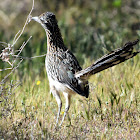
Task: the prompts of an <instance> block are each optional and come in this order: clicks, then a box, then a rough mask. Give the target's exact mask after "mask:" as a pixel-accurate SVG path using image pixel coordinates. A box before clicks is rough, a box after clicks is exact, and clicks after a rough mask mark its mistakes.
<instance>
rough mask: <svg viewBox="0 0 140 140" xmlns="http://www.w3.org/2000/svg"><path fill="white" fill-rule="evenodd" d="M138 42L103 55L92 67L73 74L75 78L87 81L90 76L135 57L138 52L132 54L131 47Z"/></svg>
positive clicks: (127, 44)
mask: <svg viewBox="0 0 140 140" xmlns="http://www.w3.org/2000/svg"><path fill="white" fill-rule="evenodd" d="M138 42H139V40H138V39H137V40H136V41H134V42H128V43H126V44H125V45H124V46H123V47H122V48H119V49H116V50H114V51H112V52H111V53H109V54H107V55H104V56H103V57H101V58H100V59H98V60H97V61H96V62H95V63H94V64H93V65H91V66H89V67H87V68H86V69H83V70H81V71H79V72H77V73H76V74H75V76H76V77H77V78H80V79H83V80H84V79H85V80H86V79H87V78H89V77H90V76H91V75H93V74H96V73H98V72H100V71H103V70H105V69H107V68H109V67H112V66H114V65H117V64H120V63H122V62H124V61H126V60H128V59H130V58H132V57H134V56H136V55H137V54H138V53H140V51H137V52H133V47H134V45H136V44H137V43H138Z"/></svg>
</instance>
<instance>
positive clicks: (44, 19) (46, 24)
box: [31, 12, 57, 31]
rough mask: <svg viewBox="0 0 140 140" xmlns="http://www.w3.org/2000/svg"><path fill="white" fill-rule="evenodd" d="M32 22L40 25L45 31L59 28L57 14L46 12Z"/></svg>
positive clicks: (33, 18)
mask: <svg viewBox="0 0 140 140" xmlns="http://www.w3.org/2000/svg"><path fill="white" fill-rule="evenodd" d="M31 19H32V20H35V21H36V22H38V23H40V24H41V25H42V27H43V28H44V29H45V30H49V31H51V30H54V29H55V27H57V20H56V18H55V14H53V13H52V12H46V13H43V14H41V15H40V16H37V17H32V18H31Z"/></svg>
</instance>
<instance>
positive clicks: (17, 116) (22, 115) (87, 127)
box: [0, 56, 140, 139]
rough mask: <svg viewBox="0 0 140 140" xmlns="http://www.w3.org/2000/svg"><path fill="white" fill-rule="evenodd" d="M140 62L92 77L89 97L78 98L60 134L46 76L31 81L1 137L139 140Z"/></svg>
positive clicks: (5, 120) (4, 122) (3, 126)
mask: <svg viewBox="0 0 140 140" xmlns="http://www.w3.org/2000/svg"><path fill="white" fill-rule="evenodd" d="M139 57H140V56H136V57H135V58H134V59H131V60H129V61H127V62H125V63H123V64H120V65H119V66H116V67H113V68H111V69H109V70H106V71H104V72H102V73H99V74H96V75H95V76H93V77H92V78H91V79H90V85H91V92H90V96H89V98H88V99H85V98H83V97H81V96H79V95H76V96H73V97H72V103H71V108H70V111H69V117H67V118H66V119H65V121H64V124H63V126H62V127H61V128H59V129H57V130H56V129H54V124H55V120H56V115H57V103H56V101H55V99H54V98H53V97H52V96H51V95H50V94H49V85H48V81H47V80H46V79H47V77H46V78H45V79H43V80H41V79H38V78H37V79H36V81H34V82H33V81H32V80H31V79H30V78H29V79H28V80H27V81H26V82H25V83H23V85H22V86H21V87H19V89H18V90H17V92H16V94H15V95H14V96H13V99H14V100H15V101H14V110H12V111H11V115H10V117H9V118H2V119H1V120H0V121H1V122H0V124H1V138H3V139H25V138H26V139H41V138H42V139H138V138H139V137H140V130H139V126H140V122H139V111H140V110H139V109H140V105H139V102H140V94H139V93H140V88H139V85H140V80H139V79H140V71H139V69H140V64H139V63H138V62H139ZM39 80H40V82H38V81H39ZM63 101H64V100H63ZM63 105H64V104H63ZM63 111H64V108H63V109H62V112H61V115H62V114H63Z"/></svg>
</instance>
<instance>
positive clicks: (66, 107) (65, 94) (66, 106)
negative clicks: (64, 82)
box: [60, 92, 71, 126]
mask: <svg viewBox="0 0 140 140" xmlns="http://www.w3.org/2000/svg"><path fill="white" fill-rule="evenodd" d="M63 94H64V96H65V98H66V105H65V112H64V116H63V118H62V121H61V123H60V126H61V125H62V123H63V121H64V119H65V117H66V115H67V112H68V110H69V108H70V98H71V96H70V95H69V94H68V93H65V92H63Z"/></svg>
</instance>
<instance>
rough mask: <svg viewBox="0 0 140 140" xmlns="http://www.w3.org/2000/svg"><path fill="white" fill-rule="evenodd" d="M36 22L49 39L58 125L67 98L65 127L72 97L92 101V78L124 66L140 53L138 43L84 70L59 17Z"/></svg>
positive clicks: (48, 58)
mask: <svg viewBox="0 0 140 140" xmlns="http://www.w3.org/2000/svg"><path fill="white" fill-rule="evenodd" d="M32 19H33V20H35V21H37V22H38V23H40V24H41V26H42V27H43V28H44V29H45V31H46V35H47V55H46V60H45V66H46V70H47V75H48V79H49V83H50V92H51V93H52V94H53V96H54V97H55V99H56V101H57V104H58V114H57V120H56V124H58V120H59V116H60V111H61V107H62V101H61V98H60V94H59V93H60V92H62V93H63V94H64V97H65V98H66V105H65V112H64V116H63V118H62V121H61V124H62V122H63V121H64V119H65V116H66V114H67V112H68V110H69V107H70V99H71V95H73V94H76V93H78V94H80V95H82V96H85V97H86V98H88V96H89V85H88V78H89V77H90V76H91V75H93V74H96V73H98V72H100V71H102V70H105V69H107V68H109V67H112V66H114V65H117V64H119V63H121V62H124V61H125V60H127V59H129V58H132V57H134V56H135V55H137V54H138V53H139V52H140V51H137V52H133V46H134V45H136V44H137V43H138V40H136V41H134V42H128V43H126V44H125V45H124V46H123V47H122V48H119V49H116V50H114V51H112V52H111V53H109V54H107V55H105V56H103V57H101V58H100V59H98V60H97V61H96V62H95V63H94V64H93V65H91V66H89V67H87V68H86V69H83V70H82V68H81V67H80V65H79V63H78V61H77V59H76V57H75V56H74V55H73V54H72V53H71V52H70V51H69V50H68V49H67V48H66V47H65V45H64V42H63V39H62V36H61V32H60V29H59V27H58V24H57V20H56V18H55V14H53V13H51V12H46V13H43V14H41V15H40V16H39V17H32ZM61 124H60V125H61Z"/></svg>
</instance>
